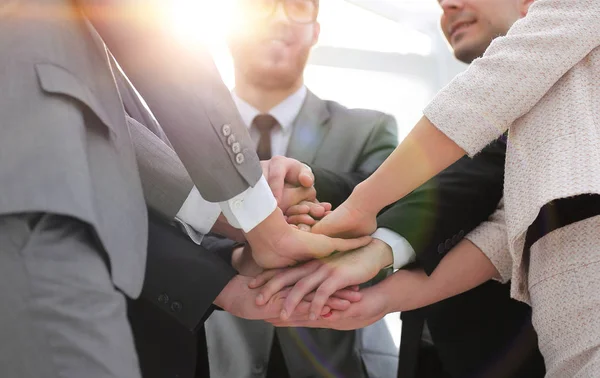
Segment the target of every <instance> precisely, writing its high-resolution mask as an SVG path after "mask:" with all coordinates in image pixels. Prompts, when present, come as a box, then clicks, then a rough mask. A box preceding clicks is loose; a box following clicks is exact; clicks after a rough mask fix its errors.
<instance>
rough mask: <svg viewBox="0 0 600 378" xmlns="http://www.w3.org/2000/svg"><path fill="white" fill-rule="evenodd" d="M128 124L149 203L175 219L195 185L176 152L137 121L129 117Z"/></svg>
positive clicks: (157, 210)
mask: <svg viewBox="0 0 600 378" xmlns="http://www.w3.org/2000/svg"><path fill="white" fill-rule="evenodd" d="M127 124H128V126H129V133H130V135H131V141H132V142H133V145H134V149H135V154H136V160H137V164H138V170H139V173H140V177H141V178H142V188H143V190H144V198H145V200H146V204H147V205H148V207H150V208H151V209H152V210H153V211H155V212H157V213H158V214H160V215H161V216H163V217H164V218H165V219H174V218H175V216H176V215H177V213H178V212H179V210H180V209H181V206H182V205H183V203H184V202H185V200H186V199H187V197H188V195H189V194H190V191H191V190H192V188H193V187H194V183H193V182H192V180H191V179H190V176H189V175H188V173H187V171H186V170H185V167H184V166H183V164H182V163H181V160H179V157H178V156H177V154H176V153H175V151H173V150H172V149H171V148H170V147H169V146H168V145H167V144H165V143H164V142H163V141H162V140H160V139H159V138H158V137H157V136H156V135H155V134H153V133H152V132H151V131H150V130H149V129H148V128H146V126H144V125H142V124H141V123H139V122H137V121H136V120H134V119H132V118H130V117H128V118H127ZM153 178H156V179H153ZM158 178H160V179H158Z"/></svg>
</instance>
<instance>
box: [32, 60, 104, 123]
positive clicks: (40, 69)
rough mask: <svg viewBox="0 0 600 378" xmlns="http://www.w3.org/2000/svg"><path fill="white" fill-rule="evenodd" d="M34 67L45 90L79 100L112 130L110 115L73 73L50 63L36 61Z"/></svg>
mask: <svg viewBox="0 0 600 378" xmlns="http://www.w3.org/2000/svg"><path fill="white" fill-rule="evenodd" d="M35 69H36V72H37V76H38V78H39V81H40V86H41V88H42V89H43V90H44V91H45V92H48V93H54V94H60V95H65V96H69V97H71V98H73V99H75V100H77V101H79V102H81V103H82V104H84V105H85V106H87V107H88V108H89V109H90V110H91V111H92V112H94V114H95V115H96V116H97V117H98V119H100V121H102V123H104V124H105V125H106V127H108V128H109V130H111V131H113V132H114V129H113V125H112V123H111V121H110V117H108V114H107V113H106V111H105V110H104V107H103V106H102V104H101V103H100V102H99V101H98V99H97V98H96V96H95V95H94V94H93V93H92V91H91V90H90V89H89V87H88V86H86V85H85V84H83V83H82V82H81V81H80V80H79V79H78V78H77V77H76V76H75V75H73V74H72V73H71V72H69V71H67V70H66V69H64V68H62V67H60V66H57V65H54V64H51V63H38V64H36V65H35Z"/></svg>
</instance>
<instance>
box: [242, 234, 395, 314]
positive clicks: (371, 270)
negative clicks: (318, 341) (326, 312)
mask: <svg viewBox="0 0 600 378" xmlns="http://www.w3.org/2000/svg"><path fill="white" fill-rule="evenodd" d="M392 262H393V254H392V250H391V248H390V247H389V246H388V245H387V244H386V243H384V242H382V241H380V240H377V239H373V241H372V242H371V243H370V244H369V245H367V246H365V247H362V248H359V249H357V250H354V251H350V252H345V253H338V254H335V255H333V256H330V257H327V258H324V259H320V260H313V261H310V262H308V263H306V264H304V265H301V266H298V267H293V268H287V269H277V270H271V271H265V272H263V273H261V274H259V275H258V276H257V277H256V279H255V280H253V281H252V282H250V287H252V288H259V287H261V286H262V288H261V290H260V296H259V297H258V298H257V302H256V303H257V304H258V305H263V304H265V303H266V302H268V301H269V300H270V299H271V297H272V296H273V295H275V294H276V293H278V292H279V291H280V290H284V289H285V288H287V287H289V286H291V285H295V286H294V287H293V288H292V290H291V291H290V292H289V294H288V295H287V298H286V300H285V303H284V306H283V311H282V319H283V320H285V319H286V318H287V316H289V315H291V314H292V313H293V312H294V310H295V308H296V306H297V305H298V304H299V303H300V302H301V301H302V299H303V298H304V297H305V296H306V295H307V294H309V293H311V292H313V291H314V290H316V294H315V297H314V299H313V301H312V304H311V308H310V319H312V320H314V319H316V318H317V315H318V314H321V313H322V309H323V307H324V304H325V303H326V302H327V299H328V298H329V297H330V296H331V295H332V294H333V293H335V292H336V291H338V290H340V289H342V288H345V287H348V286H351V285H358V284H361V283H364V282H367V281H369V280H370V279H372V278H373V277H375V276H376V275H377V274H378V273H379V271H380V270H381V269H382V268H384V267H386V266H388V265H390V264H391V263H392ZM263 285H264V286H263Z"/></svg>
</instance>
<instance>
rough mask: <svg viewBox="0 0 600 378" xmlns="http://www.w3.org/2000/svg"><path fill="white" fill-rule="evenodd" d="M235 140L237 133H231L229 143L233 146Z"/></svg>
mask: <svg viewBox="0 0 600 378" xmlns="http://www.w3.org/2000/svg"><path fill="white" fill-rule="evenodd" d="M235 140H236V137H235V135H230V136H229V137H228V138H227V145H228V146H231V145H232V144H234V143H235Z"/></svg>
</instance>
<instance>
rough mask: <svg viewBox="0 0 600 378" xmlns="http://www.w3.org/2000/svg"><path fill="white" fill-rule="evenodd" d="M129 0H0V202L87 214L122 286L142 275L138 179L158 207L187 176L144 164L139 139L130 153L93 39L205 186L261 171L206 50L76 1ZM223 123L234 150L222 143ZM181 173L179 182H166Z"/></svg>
mask: <svg viewBox="0 0 600 378" xmlns="http://www.w3.org/2000/svg"><path fill="white" fill-rule="evenodd" d="M134 3H136V2H134V1H133V0H118V1H117V0H80V1H72V0H12V1H9V2H2V6H1V7H0V8H1V9H0V51H2V54H0V67H2V70H0V84H1V86H2V88H3V90H2V91H1V93H0V114H2V121H1V122H2V126H1V127H0V193H2V195H1V196H0V214H6V213H19V212H51V213H58V214H64V215H70V216H73V217H76V218H78V219H81V220H82V221H85V222H88V223H90V224H91V225H92V226H93V227H94V228H95V230H96V232H97V234H98V236H99V239H100V241H101V242H102V243H103V245H104V247H105V249H106V251H107V253H108V255H109V258H110V263H111V273H112V278H113V282H114V284H115V285H116V286H117V287H119V288H120V289H121V290H123V291H124V292H125V293H127V294H129V295H131V296H137V295H138V294H139V292H140V289H141V286H142V281H143V275H144V262H145V254H146V243H147V220H146V204H145V203H144V198H143V195H142V186H141V182H143V183H144V188H145V193H146V194H147V195H146V200H147V201H148V204H149V206H150V207H152V208H154V209H155V210H156V211H157V212H159V213H160V214H162V215H164V216H167V217H173V216H174V215H175V214H176V212H177V211H178V209H179V207H180V206H181V204H182V203H183V201H184V200H185V198H186V196H187V193H188V192H189V189H190V188H191V186H192V184H191V182H190V181H189V179H188V180H187V181H177V180H171V179H165V177H169V176H163V175H160V174H154V173H157V167H156V165H155V164H154V162H153V161H150V160H146V159H151V158H160V157H157V156H154V155H153V154H154V152H152V151H149V150H148V149H146V150H145V151H142V152H141V154H142V155H140V154H138V156H144V155H143V154H146V155H147V156H146V157H145V158H144V159H142V160H141V161H140V167H139V170H138V166H137V164H136V158H135V152H134V147H133V143H132V137H131V136H130V133H129V132H128V128H127V124H126V121H125V115H124V111H123V105H122V103H121V98H120V97H119V93H118V92H117V89H116V85H115V79H114V77H113V72H112V70H111V67H110V63H109V59H108V53H107V50H106V48H105V45H104V42H106V43H107V45H108V46H109V48H110V50H111V52H113V53H114V55H115V57H116V58H117V60H118V61H119V63H120V64H121V66H122V67H123V68H124V70H125V72H126V73H127V74H128V76H129V77H130V78H131V80H132V82H133V83H134V84H135V86H136V87H137V88H138V89H139V90H140V92H141V93H142V95H143V96H144V98H145V99H146V101H147V102H148V103H149V104H150V106H151V107H152V109H153V111H154V114H155V116H156V118H157V119H158V120H159V121H160V123H161V125H162V127H163V129H164V130H165V133H166V135H167V136H168V138H169V140H170V142H171V143H172V145H173V146H174V148H175V151H177V155H178V156H179V157H180V158H181V160H182V162H183V164H184V166H185V168H186V170H187V171H188V172H189V175H190V176H191V178H192V179H193V181H194V183H195V184H196V186H197V187H198V189H199V191H200V192H201V193H202V195H203V196H204V197H205V198H207V199H209V200H211V201H224V200H227V199H229V198H231V197H233V196H234V195H236V194H239V193H240V192H242V191H244V190H245V189H247V188H248V187H249V186H252V185H254V184H255V183H256V181H258V179H259V178H260V175H261V172H262V171H261V169H260V165H259V164H258V159H257V157H256V154H255V153H254V151H253V148H252V143H251V140H250V138H249V135H248V134H247V131H246V127H245V126H244V125H243V123H242V121H241V119H240V117H239V114H238V112H237V110H236V108H235V106H234V104H233V101H232V100H231V97H230V95H229V92H228V90H227V88H226V87H225V86H224V85H223V83H222V81H221V80H220V77H219V75H218V71H217V70H216V68H215V67H214V64H213V62H212V60H211V59H210V56H209V55H208V54H206V52H204V51H189V50H188V49H187V48H186V46H182V45H180V44H177V43H173V41H172V40H171V39H170V38H169V37H168V36H167V35H166V34H164V32H161V31H160V30H159V28H157V27H155V26H153V25H154V24H153V23H151V22H146V23H137V24H134V23H131V21H130V20H128V18H127V17H111V18H102V15H103V14H104V15H105V14H106V13H104V12H100V11H98V10H97V9H98V8H90V9H92V10H89V9H87V8H85V6H87V5H96V6H100V7H102V6H110V7H127V6H128V5H131V4H134ZM138 3H140V5H139V6H140V7H141V6H142V5H143V4H142V3H143V2H138ZM82 14H85V16H87V17H88V18H89V19H90V20H91V21H92V23H93V24H94V27H96V28H97V29H98V31H99V34H100V35H101V36H102V38H100V36H99V35H98V33H96V32H95V30H94V29H93V28H92V27H91V25H90V23H89V22H88V21H87V20H86V18H85V17H82ZM108 14H113V15H114V14H119V13H118V12H108ZM140 14H141V13H140ZM49 15H50V16H49ZM161 33H162V34H161ZM148 57H151V59H148ZM232 135H233V138H236V139H237V141H238V142H239V143H240V144H241V155H240V154H235V153H233V151H232V150H231V147H230V146H229V144H228V139H229V140H231V138H230V136H232ZM134 142H135V141H134ZM199 146H201V147H199ZM140 178H141V180H140ZM181 182H183V183H185V185H186V186H187V187H186V188H184V187H182V186H181V185H179V184H178V185H175V184H177V183H181Z"/></svg>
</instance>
